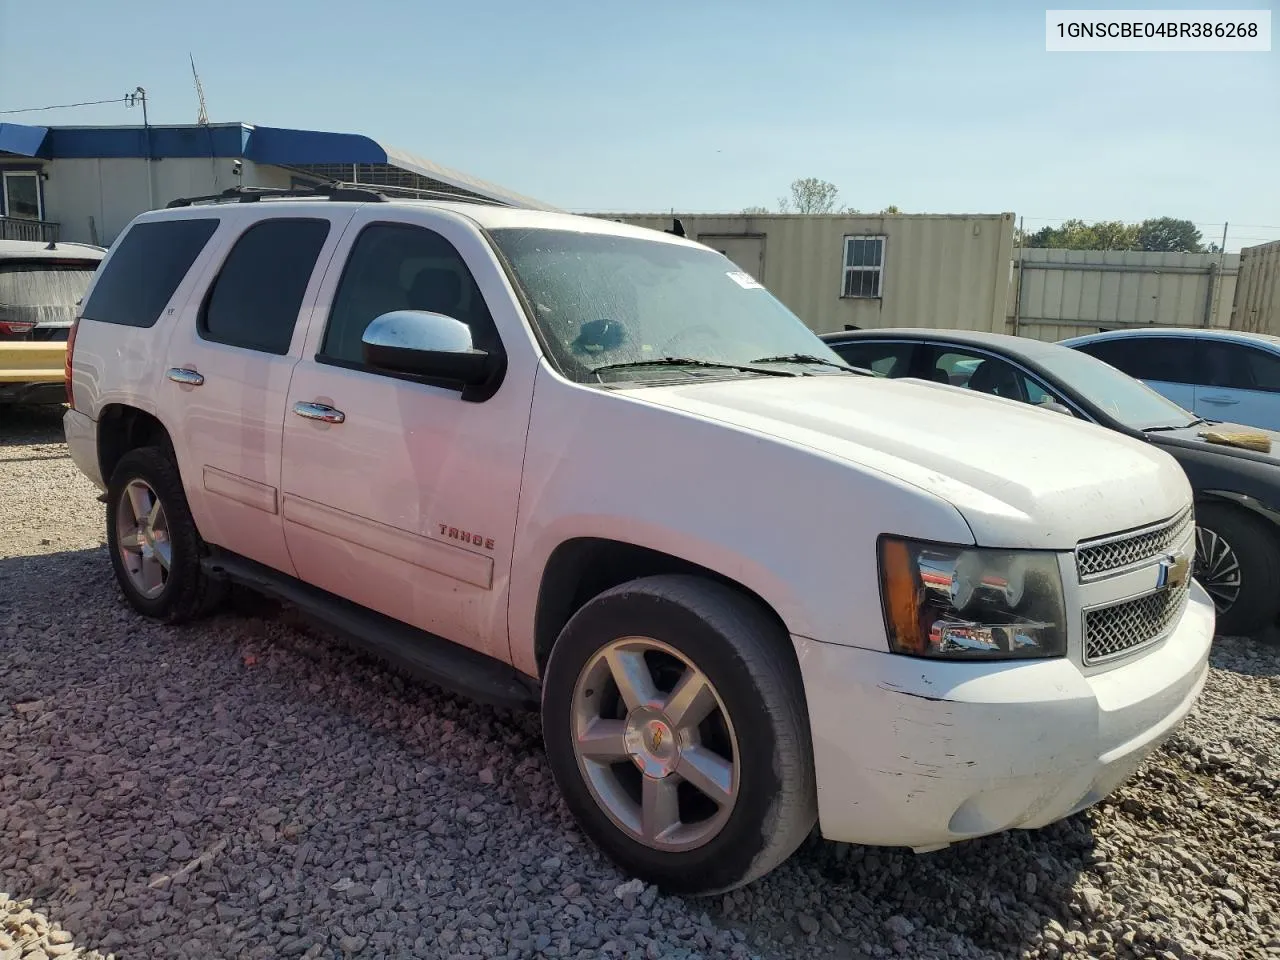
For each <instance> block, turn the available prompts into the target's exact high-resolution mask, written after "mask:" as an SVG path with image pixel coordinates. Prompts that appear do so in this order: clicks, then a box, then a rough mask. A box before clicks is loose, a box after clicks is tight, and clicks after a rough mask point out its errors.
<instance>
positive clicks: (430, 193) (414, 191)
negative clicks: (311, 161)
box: [338, 181, 512, 207]
mask: <svg viewBox="0 0 1280 960" xmlns="http://www.w3.org/2000/svg"><path fill="white" fill-rule="evenodd" d="M338 185H340V186H343V187H352V188H355V189H359V190H374V191H377V192H378V193H383V192H384V191H385V192H392V193H406V194H411V196H410V197H409V198H408V199H411V200H449V201H453V202H456V203H484V204H490V205H492V206H495V207H510V206H512V204H510V203H508V202H507V201H505V200H495V199H493V198H492V197H481V196H477V195H475V194H465V193H452V192H450V191H448V190H432V189H431V188H430V187H403V186H399V185H398V184H390V183H376V184H375V183H348V182H345V181H343V182H341V183H340V184H338ZM386 199H388V200H389V199H391V198H390V197H387V198H386Z"/></svg>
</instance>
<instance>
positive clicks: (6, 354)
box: [0, 340, 67, 383]
mask: <svg viewBox="0 0 1280 960" xmlns="http://www.w3.org/2000/svg"><path fill="white" fill-rule="evenodd" d="M66 360H67V344H66V342H65V341H61V340H56V341H50V342H38V343H33V342H31V341H24V340H17V341H10V342H6V341H4V340H0V383H56V382H57V381H59V380H61V379H62V375H63V367H64V365H65V364H66Z"/></svg>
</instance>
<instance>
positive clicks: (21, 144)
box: [0, 123, 49, 157]
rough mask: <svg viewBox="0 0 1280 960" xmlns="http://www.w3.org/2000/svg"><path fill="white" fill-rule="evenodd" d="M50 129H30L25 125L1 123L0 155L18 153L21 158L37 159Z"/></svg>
mask: <svg viewBox="0 0 1280 960" xmlns="http://www.w3.org/2000/svg"><path fill="white" fill-rule="evenodd" d="M48 133H49V128H48V127H30V126H27V125H26V124H24V123H0V153H16V154H17V155H18V156H20V157H37V156H39V155H40V147H41V146H43V144H44V138H45V136H47V135H48Z"/></svg>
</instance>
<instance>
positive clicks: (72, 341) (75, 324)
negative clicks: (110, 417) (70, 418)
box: [62, 317, 80, 410]
mask: <svg viewBox="0 0 1280 960" xmlns="http://www.w3.org/2000/svg"><path fill="white" fill-rule="evenodd" d="M79 329H80V318H79V317H76V318H75V320H73V321H72V322H71V329H70V330H68V331H67V359H66V361H65V362H64V363H63V367H62V380H63V383H64V384H65V385H66V388H67V405H68V406H69V407H71V409H72V410H74V409H75V408H76V397H75V393H74V392H73V391H72V389H71V354H72V353H73V352H74V351H75V348H76V331H77V330H79Z"/></svg>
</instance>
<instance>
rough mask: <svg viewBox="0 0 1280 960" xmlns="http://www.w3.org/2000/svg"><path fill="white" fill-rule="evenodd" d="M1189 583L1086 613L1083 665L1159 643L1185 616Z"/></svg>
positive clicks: (1185, 581) (1183, 582) (1185, 582)
mask: <svg viewBox="0 0 1280 960" xmlns="http://www.w3.org/2000/svg"><path fill="white" fill-rule="evenodd" d="M1189 589H1190V580H1184V581H1182V583H1180V584H1178V585H1177V586H1176V587H1170V588H1169V589H1168V590H1159V591H1157V592H1155V593H1149V594H1147V595H1146V596H1143V597H1138V598H1137V599H1135V600H1124V601H1121V602H1120V603H1116V604H1112V605H1111V606H1109V607H1095V608H1093V609H1091V610H1086V611H1085V612H1084V662H1085V663H1098V662H1099V661H1102V660H1109V659H1110V658H1112V657H1116V656H1119V655H1120V654H1122V653H1128V652H1129V651H1130V650H1133V649H1134V648H1135V647H1140V646H1142V645H1143V644H1145V643H1149V642H1151V641H1152V640H1158V639H1159V638H1160V637H1163V636H1164V635H1165V634H1166V633H1167V632H1168V630H1169V627H1170V626H1171V625H1172V624H1173V622H1174V621H1175V620H1176V619H1177V618H1178V616H1179V615H1180V614H1181V613H1182V607H1183V605H1184V604H1185V603H1186V600H1187V591H1188V590H1189Z"/></svg>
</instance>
